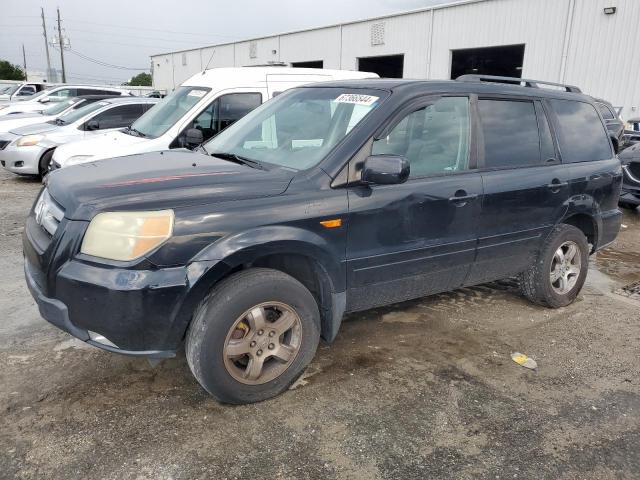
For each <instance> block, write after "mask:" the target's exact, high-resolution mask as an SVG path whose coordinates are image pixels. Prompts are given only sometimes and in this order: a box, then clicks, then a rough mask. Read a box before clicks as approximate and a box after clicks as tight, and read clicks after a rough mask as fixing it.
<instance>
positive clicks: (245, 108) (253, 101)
mask: <svg viewBox="0 0 640 480" xmlns="http://www.w3.org/2000/svg"><path fill="white" fill-rule="evenodd" d="M261 103H262V94H260V93H229V94H227V95H222V96H220V97H218V98H216V99H215V100H214V101H213V102H212V103H211V104H209V106H208V107H207V108H205V109H204V110H203V111H202V112H201V113H200V115H198V116H197V117H196V118H195V119H194V120H193V122H192V123H191V125H189V126H188V127H187V129H189V128H197V129H198V130H201V131H202V135H203V137H204V139H205V140H208V139H210V138H211V137H213V136H215V135H217V134H218V133H220V132H221V131H222V130H224V129H225V128H227V127H228V126H229V125H231V124H232V123H234V122H236V121H237V120H240V119H241V118H242V117H244V116H245V115H246V114H247V113H249V112H250V111H251V110H253V109H254V108H256V107H258V106H260V104H261Z"/></svg>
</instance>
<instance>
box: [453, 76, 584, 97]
mask: <svg viewBox="0 0 640 480" xmlns="http://www.w3.org/2000/svg"><path fill="white" fill-rule="evenodd" d="M456 80H457V81H459V82H489V83H507V84H510V85H520V86H521V87H529V88H540V85H549V86H552V87H560V88H563V89H564V90H565V91H566V92H571V93H582V90H580V89H579V88H578V87H574V86H573V85H563V84H562V83H553V82H543V81H542V80H529V79H527V78H517V77H496V76H493V75H475V74H474V75H461V76H459V77H458V78H456Z"/></svg>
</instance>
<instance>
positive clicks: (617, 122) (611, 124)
mask: <svg viewBox="0 0 640 480" xmlns="http://www.w3.org/2000/svg"><path fill="white" fill-rule="evenodd" d="M595 101H596V106H597V107H598V110H600V114H601V115H602V118H604V123H605V125H606V126H607V131H608V132H609V137H610V138H611V143H612V144H613V149H614V150H615V152H616V153H618V152H619V151H620V150H622V149H623V148H624V140H625V139H624V122H623V121H622V120H621V119H620V117H619V116H618V114H617V112H616V109H615V108H614V107H613V105H612V104H611V103H609V102H607V101H606V100H602V99H600V98H596V99H595Z"/></svg>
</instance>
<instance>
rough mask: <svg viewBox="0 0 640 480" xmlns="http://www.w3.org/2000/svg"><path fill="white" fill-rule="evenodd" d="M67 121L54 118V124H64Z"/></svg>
mask: <svg viewBox="0 0 640 480" xmlns="http://www.w3.org/2000/svg"><path fill="white" fill-rule="evenodd" d="M66 124H67V122H65V121H64V120H62V119H61V118H56V125H66Z"/></svg>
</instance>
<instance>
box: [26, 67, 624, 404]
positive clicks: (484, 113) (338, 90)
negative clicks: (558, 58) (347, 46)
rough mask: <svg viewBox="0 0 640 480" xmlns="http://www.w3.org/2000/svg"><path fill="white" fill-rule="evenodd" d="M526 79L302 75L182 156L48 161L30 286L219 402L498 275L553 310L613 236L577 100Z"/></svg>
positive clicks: (45, 305) (93, 330)
mask: <svg viewBox="0 0 640 480" xmlns="http://www.w3.org/2000/svg"><path fill="white" fill-rule="evenodd" d="M497 82H507V83H508V82H518V83H520V82H522V86H520V85H510V84H505V83H497ZM539 83H540V82H534V81H524V80H520V79H518V80H513V79H496V78H480V77H463V78H461V79H459V81H441V82H440V81H409V80H363V81H343V82H329V83H322V84H315V85H312V86H308V87H302V88H295V89H292V90H289V91H287V92H285V93H283V94H281V95H279V96H278V97H277V98H275V99H274V100H271V101H269V102H267V103H265V104H264V105H262V106H261V107H259V108H257V109H256V110H254V111H253V112H251V113H250V114H248V115H247V116H246V117H244V118H243V119H241V120H240V121H238V122H237V123H236V124H235V125H233V126H231V127H229V128H228V129H227V130H225V131H224V132H222V133H221V134H220V135H218V136H217V137H216V138H214V139H213V140H211V141H209V142H208V143H206V144H205V145H203V146H202V147H201V148H199V149H198V151H196V152H190V151H175V150H174V151H165V152H158V153H149V154H143V155H135V156H131V157H124V158H117V159H110V160H106V161H98V162H94V163H88V164H84V165H79V166H76V167H72V168H68V169H63V170H61V171H56V172H53V173H52V174H51V175H50V178H49V180H48V185H46V186H45V188H44V189H43V190H42V192H41V194H40V195H39V197H38V199H37V201H36V202H35V204H34V207H33V210H32V212H31V214H30V215H29V217H28V219H27V224H26V228H25V233H24V254H25V260H26V261H25V273H26V279H27V282H28V285H29V288H30V290H31V292H32V294H33V296H34V298H35V299H36V300H37V303H38V306H39V308H40V312H41V314H42V316H43V317H44V318H45V319H47V320H48V321H49V322H51V323H53V324H54V325H56V326H58V327H60V328H61V329H63V330H65V331H67V332H69V333H71V334H72V335H74V336H76V337H78V338H80V339H81V340H84V341H86V342H88V343H90V344H92V345H95V346H97V347H100V348H103V349H105V350H109V351H112V352H118V353H123V354H127V355H139V356H147V357H150V358H156V359H157V358H163V357H170V356H173V355H175V352H176V350H177V349H178V348H179V347H180V345H181V344H182V342H183V341H184V342H185V343H186V355H187V359H188V362H189V365H190V367H191V370H192V372H193V374H194V376H195V377H196V378H197V379H198V381H199V382H200V383H201V384H202V386H203V387H204V388H205V389H206V390H207V391H209V392H210V393H211V394H213V395H214V396H215V397H217V398H218V399H220V400H222V401H224V402H231V403H247V402H255V401H259V400H263V399H266V398H269V397H271V396H273V395H276V394H278V393H279V392H282V391H283V390H284V389H286V388H287V387H288V386H289V385H290V384H291V383H292V382H293V381H294V380H295V379H296V378H297V377H298V376H299V375H300V374H301V372H302V371H303V370H304V368H305V367H306V365H307V364H308V363H309V362H310V361H311V360H312V358H313V356H314V354H315V351H316V347H317V345H318V342H319V339H320V337H323V338H324V339H325V340H326V341H329V342H330V341H332V340H333V339H334V337H335V336H336V334H337V333H338V329H339V328H340V323H341V321H342V318H343V315H344V314H345V312H354V311H358V310H365V309H369V308H372V307H376V306H379V305H386V304H390V303H394V302H401V301H404V300H408V299H412V298H416V297H420V296H423V295H428V294H433V293H436V292H442V291H445V290H452V289H455V288H459V287H462V286H464V285H473V284H479V283H483V282H488V281H492V280H496V279H500V278H505V277H513V276H519V279H520V284H521V286H522V292H523V294H524V295H525V296H526V297H527V298H529V299H530V300H531V301H533V302H535V303H537V304H539V305H543V306H547V307H561V306H565V305H568V304H570V303H571V302H572V301H573V300H574V299H575V298H576V296H577V295H578V292H579V291H580V289H581V288H582V285H583V283H584V281H585V277H586V275H587V265H588V257H589V255H590V254H591V253H593V252H595V251H597V250H599V249H601V248H603V247H604V246H606V245H607V244H609V243H610V242H612V241H613V240H614V239H615V238H616V235H617V233H618V230H619V227H620V222H621V213H620V211H619V210H618V208H617V204H618V196H619V194H620V187H621V181H622V170H621V166H620V162H619V160H618V159H617V158H616V156H615V153H614V151H613V149H612V145H611V142H610V141H609V137H608V134H607V130H606V128H605V125H604V121H603V119H602V117H601V116H600V114H599V113H598V110H597V108H596V106H595V104H594V101H593V99H592V98H591V97H588V96H585V95H582V94H580V93H579V90H578V89H577V88H575V87H565V88H564V90H565V91H559V90H557V89H555V90H554V89H549V88H539V87H540V86H539V85H538V84H539Z"/></svg>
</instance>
